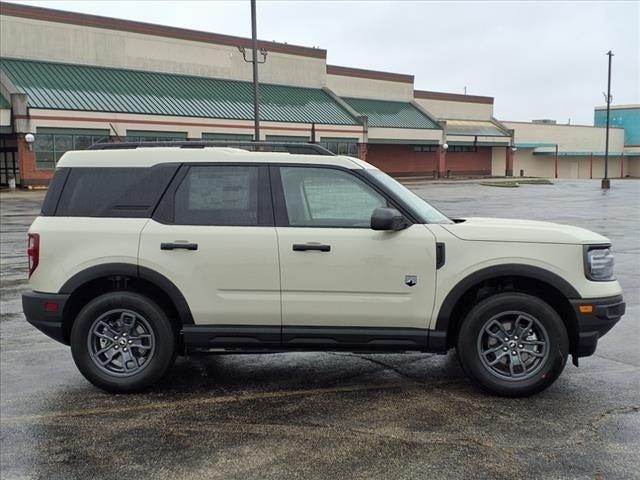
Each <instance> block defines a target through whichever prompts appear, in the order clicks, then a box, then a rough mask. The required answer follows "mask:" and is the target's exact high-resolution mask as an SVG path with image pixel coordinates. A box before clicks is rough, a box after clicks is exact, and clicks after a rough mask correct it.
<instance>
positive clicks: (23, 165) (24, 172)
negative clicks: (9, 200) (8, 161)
mask: <svg viewBox="0 0 640 480" xmlns="http://www.w3.org/2000/svg"><path fill="white" fill-rule="evenodd" d="M16 141H17V143H18V168H19V169H20V185H21V186H23V187H26V186H28V185H48V184H49V181H50V180H51V177H52V176H53V170H38V169H36V154H35V151H34V150H33V148H32V149H29V147H28V145H27V142H25V141H24V134H23V133H21V134H18V135H17V139H16Z"/></svg>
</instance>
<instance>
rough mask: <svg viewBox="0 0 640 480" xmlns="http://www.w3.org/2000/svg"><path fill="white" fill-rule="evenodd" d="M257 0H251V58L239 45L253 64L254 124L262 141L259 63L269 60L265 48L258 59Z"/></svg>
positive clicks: (241, 51) (258, 138) (243, 53)
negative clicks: (260, 58)
mask: <svg viewBox="0 0 640 480" xmlns="http://www.w3.org/2000/svg"><path fill="white" fill-rule="evenodd" d="M256 22H257V20H256V0H251V46H252V50H253V52H252V56H251V59H248V58H247V54H246V50H245V48H244V47H238V50H240V53H242V58H243V59H244V61H245V62H247V63H252V64H253V124H254V138H253V140H254V141H256V142H259V141H260V94H259V92H258V88H259V84H258V65H259V64H261V63H264V62H266V61H267V51H266V50H265V49H264V48H261V49H260V55H262V60H258V34H257V25H256Z"/></svg>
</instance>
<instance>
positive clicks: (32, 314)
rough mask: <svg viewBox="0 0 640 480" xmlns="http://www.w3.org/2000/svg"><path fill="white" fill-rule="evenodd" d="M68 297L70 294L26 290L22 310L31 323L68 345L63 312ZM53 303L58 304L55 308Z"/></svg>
mask: <svg viewBox="0 0 640 480" xmlns="http://www.w3.org/2000/svg"><path fill="white" fill-rule="evenodd" d="M68 298H69V295H64V294H60V293H39V292H32V291H29V292H25V293H23V294H22V311H23V312H24V316H25V317H26V318H27V322H29V323H30V324H31V325H33V326H34V327H36V328H37V329H38V330H40V331H41V332H43V333H44V334H46V335H48V336H49V337H51V338H53V339H54V340H57V341H58V342H60V343H64V344H65V345H68V344H69V342H68V341H67V340H66V339H65V336H64V332H63V328H62V314H63V312H64V306H65V303H66V302H67V299H68ZM53 305H56V307H55V310H54V307H53Z"/></svg>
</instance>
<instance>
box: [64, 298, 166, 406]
mask: <svg viewBox="0 0 640 480" xmlns="http://www.w3.org/2000/svg"><path fill="white" fill-rule="evenodd" d="M175 352H176V338H175V333H174V329H173V327H172V325H171V322H170V321H169V319H168V318H167V315H166V314H165V313H164V312H163V311H162V309H161V308H160V307H159V306H158V305H157V304H156V303H155V302H153V301H152V300H150V299H149V298H147V297H145V296H143V295H140V294H138V293H133V292H110V293H106V294H104V295H101V296H99V297H96V298H94V299H93V300H91V301H90V302H89V303H88V304H87V305H86V306H85V307H84V308H83V309H82V310H81V311H80V313H79V314H78V316H77V317H76V319H75V322H74V323H73V327H72V329H71V354H72V355H73V360H74V362H75V363H76V366H77V367H78V370H80V372H81V373H82V375H84V377H85V378H86V379H87V380H89V381H90V382H91V383H93V384H94V385H95V386H96V387H98V388H101V389H102V390H105V391H107V392H111V393H132V392H138V391H140V390H143V389H145V388H146V387H148V386H150V385H152V384H153V383H155V382H157V381H158V380H160V378H161V377H162V376H163V375H164V374H165V373H166V371H167V370H168V369H169V367H171V365H172V364H173V361H174V360H175ZM105 362H106V363H105Z"/></svg>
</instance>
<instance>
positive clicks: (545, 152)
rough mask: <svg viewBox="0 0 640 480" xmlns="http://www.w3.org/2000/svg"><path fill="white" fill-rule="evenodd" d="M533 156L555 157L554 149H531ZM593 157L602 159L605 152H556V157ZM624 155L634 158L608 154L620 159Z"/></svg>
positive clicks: (631, 153) (619, 154)
mask: <svg viewBox="0 0 640 480" xmlns="http://www.w3.org/2000/svg"><path fill="white" fill-rule="evenodd" d="M533 154H534V155H555V154H556V153H555V147H554V148H553V149H549V148H547V147H537V148H534V149H533ZM592 155H593V156H594V157H604V156H605V152H602V151H600V152H589V151H575V152H573V151H564V152H563V151H561V150H559V151H558V156H559V157H590V156H592ZM622 155H624V156H625V157H628V156H632V157H634V156H636V155H634V152H609V156H610V157H620V156H622Z"/></svg>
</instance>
